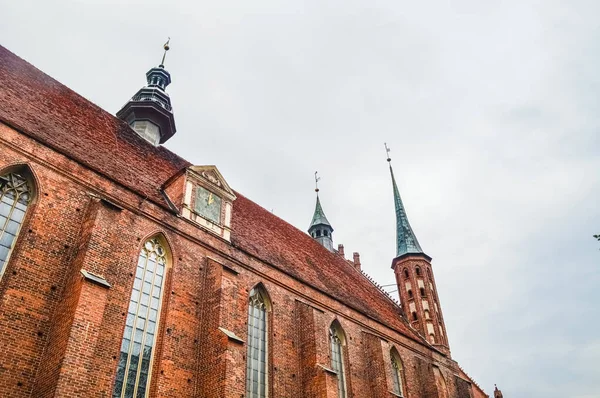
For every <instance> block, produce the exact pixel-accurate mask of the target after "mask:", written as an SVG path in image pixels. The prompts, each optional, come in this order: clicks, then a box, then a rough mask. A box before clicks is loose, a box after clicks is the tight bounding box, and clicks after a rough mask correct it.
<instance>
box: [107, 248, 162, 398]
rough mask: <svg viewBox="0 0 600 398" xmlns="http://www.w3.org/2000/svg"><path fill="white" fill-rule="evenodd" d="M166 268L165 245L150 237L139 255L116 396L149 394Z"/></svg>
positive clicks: (135, 397) (128, 397)
mask: <svg viewBox="0 0 600 398" xmlns="http://www.w3.org/2000/svg"><path fill="white" fill-rule="evenodd" d="M166 268H167V252H166V249H165V247H164V245H163V244H162V243H161V242H160V240H159V239H158V238H152V239H149V240H148V241H146V243H145V244H144V246H143V247H142V249H141V251H140V254H139V257H138V263H137V267H136V273H135V280H134V282H133V289H132V291H131V298H130V301H129V309H128V312H127V320H126V323H125V331H124V333H123V339H122V341H121V354H120V356H119V363H118V365H117V378H116V383H115V387H114V390H113V395H112V396H113V398H145V397H146V396H147V393H148V386H149V384H150V376H151V373H150V370H151V365H152V360H153V358H154V351H155V344H156V333H157V329H158V323H159V316H160V304H161V301H162V290H163V285H164V278H165V271H166Z"/></svg>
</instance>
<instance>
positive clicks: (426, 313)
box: [424, 310, 431, 319]
mask: <svg viewBox="0 0 600 398" xmlns="http://www.w3.org/2000/svg"><path fill="white" fill-rule="evenodd" d="M424 313H425V319H431V317H430V316H429V310H425V311H424Z"/></svg>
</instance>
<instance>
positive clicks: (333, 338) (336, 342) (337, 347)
mask: <svg viewBox="0 0 600 398" xmlns="http://www.w3.org/2000/svg"><path fill="white" fill-rule="evenodd" d="M329 346H330V350H331V368H332V369H333V370H334V371H335V372H336V374H337V378H338V398H346V396H347V391H348V381H347V374H346V363H345V361H346V355H345V352H344V347H345V346H346V334H345V333H344V329H342V325H340V323H339V322H338V321H337V320H334V321H333V322H332V323H331V326H330V327H329Z"/></svg>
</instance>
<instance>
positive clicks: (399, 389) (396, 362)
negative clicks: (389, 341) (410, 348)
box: [390, 348, 404, 397]
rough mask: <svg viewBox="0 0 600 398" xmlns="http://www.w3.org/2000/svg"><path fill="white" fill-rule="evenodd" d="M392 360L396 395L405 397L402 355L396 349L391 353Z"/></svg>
mask: <svg viewBox="0 0 600 398" xmlns="http://www.w3.org/2000/svg"><path fill="white" fill-rule="evenodd" d="M390 358H391V361H392V380H393V381H394V393H395V394H397V395H399V396H401V397H403V396H404V386H403V384H402V372H403V370H402V361H401V360H400V355H399V354H398V351H396V349H395V348H392V350H391V351H390Z"/></svg>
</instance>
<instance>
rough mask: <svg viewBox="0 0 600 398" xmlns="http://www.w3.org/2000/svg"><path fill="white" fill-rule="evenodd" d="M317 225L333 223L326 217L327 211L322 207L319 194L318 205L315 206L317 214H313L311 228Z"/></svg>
mask: <svg viewBox="0 0 600 398" xmlns="http://www.w3.org/2000/svg"><path fill="white" fill-rule="evenodd" d="M317 225H327V226H329V227H331V224H329V220H327V217H325V212H323V208H322V207H321V201H320V200H319V195H318V194H317V205H316V206H315V214H314V215H313V218H312V221H311V223H310V227H309V229H310V228H312V227H316V226H317ZM332 229H333V228H332Z"/></svg>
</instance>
